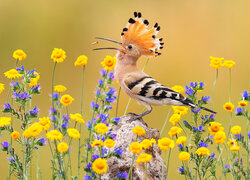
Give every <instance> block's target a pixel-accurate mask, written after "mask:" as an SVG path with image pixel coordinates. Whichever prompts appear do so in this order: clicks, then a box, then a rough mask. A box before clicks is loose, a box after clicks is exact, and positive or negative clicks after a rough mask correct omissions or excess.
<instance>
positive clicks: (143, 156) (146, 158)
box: [136, 153, 152, 164]
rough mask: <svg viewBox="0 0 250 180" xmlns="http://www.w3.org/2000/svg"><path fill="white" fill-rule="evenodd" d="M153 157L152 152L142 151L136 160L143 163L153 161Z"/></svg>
mask: <svg viewBox="0 0 250 180" xmlns="http://www.w3.org/2000/svg"><path fill="white" fill-rule="evenodd" d="M151 159H152V156H151V155H150V154H147V153H141V154H140V155H139V156H138V158H137V159H136V162H137V163H138V164H141V163H147V162H149V161H151Z"/></svg>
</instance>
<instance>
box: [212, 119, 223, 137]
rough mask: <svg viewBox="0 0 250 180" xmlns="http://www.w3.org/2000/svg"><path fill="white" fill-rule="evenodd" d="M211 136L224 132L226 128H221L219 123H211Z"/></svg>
mask: <svg viewBox="0 0 250 180" xmlns="http://www.w3.org/2000/svg"><path fill="white" fill-rule="evenodd" d="M208 130H209V131H210V135H213V134H215V133H217V132H218V131H224V128H223V127H221V124H220V123H218V122H210V127H208Z"/></svg>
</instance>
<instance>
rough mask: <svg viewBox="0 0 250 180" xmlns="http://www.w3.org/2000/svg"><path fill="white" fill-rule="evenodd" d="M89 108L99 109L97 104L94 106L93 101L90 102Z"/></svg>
mask: <svg viewBox="0 0 250 180" xmlns="http://www.w3.org/2000/svg"><path fill="white" fill-rule="evenodd" d="M90 106H91V107H92V108H93V109H98V108H99V104H96V103H95V101H92V102H91V104H90Z"/></svg>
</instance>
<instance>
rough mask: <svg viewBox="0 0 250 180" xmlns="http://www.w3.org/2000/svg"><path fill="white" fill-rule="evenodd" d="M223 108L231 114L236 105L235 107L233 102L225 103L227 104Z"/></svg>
mask: <svg viewBox="0 0 250 180" xmlns="http://www.w3.org/2000/svg"><path fill="white" fill-rule="evenodd" d="M223 107H224V109H225V110H226V111H230V112H232V111H233V109H234V105H233V104H232V103H231V102H227V103H225V104H224V105H223Z"/></svg>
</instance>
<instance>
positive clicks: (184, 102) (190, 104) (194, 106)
mask: <svg viewBox="0 0 250 180" xmlns="http://www.w3.org/2000/svg"><path fill="white" fill-rule="evenodd" d="M183 104H185V105H188V106H191V107H192V108H196V107H197V106H198V104H196V105H195V104H194V103H193V102H192V101H191V100H190V99H188V98H187V99H185V101H183ZM200 108H201V109H203V110H205V111H208V112H210V113H213V114H216V113H217V112H215V111H213V110H211V109H208V108H205V107H202V106H201V107H200Z"/></svg>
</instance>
